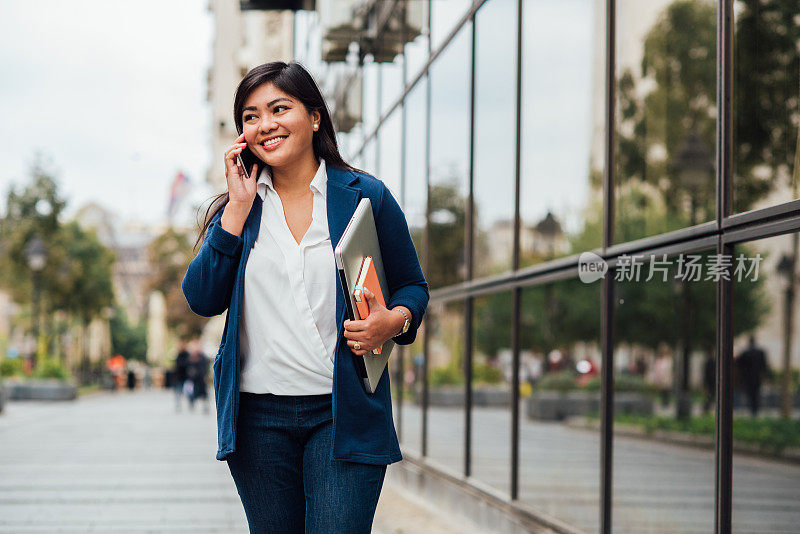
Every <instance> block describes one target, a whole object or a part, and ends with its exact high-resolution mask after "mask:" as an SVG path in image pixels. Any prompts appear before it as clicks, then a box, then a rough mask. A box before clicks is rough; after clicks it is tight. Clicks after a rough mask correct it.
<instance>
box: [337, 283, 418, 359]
mask: <svg viewBox="0 0 800 534" xmlns="http://www.w3.org/2000/svg"><path fill="white" fill-rule="evenodd" d="M364 295H365V296H366V297H367V305H368V306H369V317H367V318H366V319H363V320H358V321H350V320H349V319H346V320H345V321H344V337H346V338H347V345H348V346H349V347H350V350H351V351H353V354H356V355H357V356H363V355H364V354H367V353H368V352H370V351H371V350H373V349H375V348H377V347H380V346H381V345H383V344H384V343H385V342H386V340H387V339H389V338H391V337H393V336H396V335H397V333H398V332H399V331H400V328H401V327H402V326H403V322H404V319H403V316H402V315H401V314H400V313H399V312H398V311H396V310H388V309H387V308H386V306H384V305H383V304H381V303H380V302H378V299H377V298H375V295H374V294H373V293H372V292H371V291H370V290H369V289H367V288H364ZM356 342H357V343H358V344H359V349H356V348H355V344H356Z"/></svg>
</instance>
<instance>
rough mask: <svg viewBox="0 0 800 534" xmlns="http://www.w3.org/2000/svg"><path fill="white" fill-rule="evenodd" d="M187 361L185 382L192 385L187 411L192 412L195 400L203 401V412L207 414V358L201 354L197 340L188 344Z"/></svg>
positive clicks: (200, 346)
mask: <svg viewBox="0 0 800 534" xmlns="http://www.w3.org/2000/svg"><path fill="white" fill-rule="evenodd" d="M190 347H191V350H190V351H189V360H188V362H187V364H186V380H187V381H190V382H191V384H192V388H191V393H190V394H189V409H190V410H194V403H195V401H196V400H197V399H203V412H204V413H208V410H209V408H208V392H207V388H206V377H207V376H208V358H206V355H205V354H204V353H203V347H202V345H201V344H200V342H199V341H198V340H195V341H192V343H191V344H190Z"/></svg>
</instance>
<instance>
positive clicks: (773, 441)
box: [728, 2, 800, 534]
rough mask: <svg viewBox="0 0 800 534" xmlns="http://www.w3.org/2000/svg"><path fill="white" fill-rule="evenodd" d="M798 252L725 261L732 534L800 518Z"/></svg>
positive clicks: (739, 251)
mask: <svg viewBox="0 0 800 534" xmlns="http://www.w3.org/2000/svg"><path fill="white" fill-rule="evenodd" d="M776 3H777V2H776ZM776 3H770V5H774V4H776ZM798 250H800V235H799V234H797V233H793V234H789V235H782V236H777V237H771V238H768V239H761V240H758V241H752V242H749V243H742V244H740V245H737V246H736V247H735V248H734V254H733V258H731V265H732V266H733V269H734V270H733V276H732V280H733V336H734V338H733V354H731V355H729V358H728V361H729V364H730V365H732V369H731V370H732V375H733V385H734V390H733V532H758V533H762V532H763V533H765V534H766V533H768V532H796V531H797V528H798V521H800V464H798V463H797V451H798V450H800V341H798V336H800V304H798V299H797V296H796V295H797V291H798V279H799V278H800V261H798V255H800V254H799V253H798Z"/></svg>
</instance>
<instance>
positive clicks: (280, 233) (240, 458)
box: [182, 61, 429, 534]
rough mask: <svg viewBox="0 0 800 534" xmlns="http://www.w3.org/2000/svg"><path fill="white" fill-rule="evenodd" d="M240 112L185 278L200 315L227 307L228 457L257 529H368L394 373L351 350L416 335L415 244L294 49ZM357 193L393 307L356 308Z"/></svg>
mask: <svg viewBox="0 0 800 534" xmlns="http://www.w3.org/2000/svg"><path fill="white" fill-rule="evenodd" d="M233 119H234V122H235V124H236V128H237V131H238V132H240V133H241V135H240V136H239V137H238V138H237V139H236V142H235V143H234V144H233V145H232V146H231V147H230V148H228V150H227V151H226V152H225V156H224V158H225V175H226V181H227V189H228V191H227V193H224V194H223V195H220V196H218V197H217V199H216V200H215V201H214V202H212V204H211V205H210V206H209V209H208V210H207V211H206V218H205V222H204V225H203V228H202V230H201V232H200V236H199V237H198V242H200V241H202V246H201V247H200V250H199V252H198V254H197V256H196V257H195V258H194V259H193V260H192V262H191V263H190V265H189V268H188V270H187V272H186V276H185V277H184V280H183V284H182V286H183V292H184V295H185V296H186V299H187V301H188V303H189V306H190V307H191V309H192V310H194V311H195V312H196V313H198V314H199V315H202V316H207V317H210V316H214V315H218V314H221V313H223V312H224V311H225V310H228V313H227V315H226V325H225V330H224V332H225V334H224V335H223V339H222V340H221V344H220V348H219V352H218V353H217V356H216V358H215V359H214V365H213V368H214V385H215V397H216V403H217V426H218V441H219V448H218V450H217V459H218V460H225V461H227V464H228V468H229V470H230V472H231V475H232V477H233V480H234V482H235V484H236V488H237V490H238V492H239V496H240V498H241V501H242V505H243V506H244V510H245V513H246V515H247V521H248V524H249V526H250V532H251V533H260V532H281V533H302V532H347V533H352V534H357V533H367V532H369V531H370V529H371V525H372V520H373V517H374V513H375V507H376V505H377V502H378V498H379V495H380V491H381V488H382V485H383V479H384V475H385V473H386V466H387V465H388V464H391V463H393V462H397V461H399V460H401V459H402V456H401V454H400V447H399V444H398V442H397V435H396V432H395V428H394V422H393V418H392V407H391V397H390V388H389V373H388V372H384V373H383V375H382V377H381V379H380V381H379V383H378V386H377V388H376V390H375V391H374V392H373V393H368V392H367V391H366V389H365V388H364V385H363V382H362V381H361V379H360V378H359V376H358V374H357V372H356V366H355V365H354V363H355V361H356V360H355V358H360V357H361V356H363V355H365V354H367V353H368V352H371V351H372V350H373V349H374V348H376V347H379V346H381V345H382V344H383V343H384V342H385V341H387V340H389V339H394V341H395V342H396V343H398V344H400V345H408V344H410V343H412V342H413V341H414V339H415V337H416V331H417V328H418V327H419V324H420V322H421V320H422V317H423V314H424V312H425V309H426V307H427V303H428V296H429V295H428V286H427V283H426V281H425V278H424V276H423V273H422V269H421V268H420V265H419V260H418V257H417V252H416V250H415V248H414V244H413V242H412V240H411V236H410V233H409V230H408V225H407V223H406V219H405V216H404V214H403V212H402V210H401V209H400V207H399V205H398V203H397V201H396V200H395V198H394V196H393V195H392V193H391V192H390V190H389V189H388V188H387V187H386V186H385V185H384V183H383V182H382V181H380V180H379V179H377V178H375V177H373V176H371V175H369V174H367V173H366V172H364V171H361V170H359V169H356V168H354V167H352V166H351V165H349V164H348V163H346V162H345V161H344V160H343V159H342V156H341V155H340V154H339V150H338V147H337V141H336V134H335V132H334V129H333V123H332V122H331V117H330V114H329V112H328V108H327V106H326V103H325V101H324V99H323V97H322V94H321V93H320V90H319V88H318V86H317V84H316V83H315V81H314V79H313V78H312V77H311V75H310V74H309V73H308V72H307V71H306V70H305V69H304V68H303V67H302V66H301V65H300V64H299V63H296V62H291V63H288V64H287V63H284V62H280V61H276V62H271V63H266V64H264V65H260V66H258V67H255V68H254V69H252V70H251V71H250V72H248V73H247V74H246V75H245V77H244V78H243V79H242V81H241V82H240V84H239V86H238V88H237V90H236V95H235V98H234V114H233ZM239 155H241V158H242V160H243V162H244V165H243V166H240V165H238V164H237V156H239ZM247 173H249V175H248V174H247ZM361 198H369V199H370V202H371V204H372V212H373V215H374V218H375V226H376V229H377V232H378V238H379V241H380V247H381V255H382V259H383V266H384V269H385V272H386V273H385V274H386V283H387V288H388V292H387V294H386V295H384V297H385V301H386V305H385V306H383V305H381V304H379V303H378V301H377V299H376V298H375V296H374V295H372V294H371V293H367V294H366V296H367V302H368V304H369V307H370V316H369V318H368V319H366V320H358V321H350V320H345V304H344V303H345V301H344V297H345V295H344V289H343V288H342V286H341V284H340V281H339V278H338V276H337V271H336V264H335V260H334V255H333V248H334V247H335V246H336V244H337V243H338V240H339V238H340V237H341V235H342V233H343V232H344V229H345V227H346V225H347V223H348V221H349V220H350V218H351V216H352V215H353V212H354V210H355V208H356V205H357V204H358V201H359V199H361ZM245 267H247V268H246V269H245ZM334 369H335V372H334ZM334 436H335V439H334Z"/></svg>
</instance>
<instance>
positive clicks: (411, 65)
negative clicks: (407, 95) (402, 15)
mask: <svg viewBox="0 0 800 534" xmlns="http://www.w3.org/2000/svg"><path fill="white" fill-rule="evenodd" d="M429 1H430V0H413V1H412V2H408V3H407V5H408V6H409V7H408V9H412V8H413V9H416V10H418V11H417V12H416V13H415V14H414V15H412V17H411V18H413V19H414V20H416V21H417V22H418V23H419V25H420V30H421V32H422V33H421V35H418V36H417V37H416V38H415V39H414V40H413V41H411V42H410V43H407V44H406V46H405V61H406V80H405V82H404V83H409V82H410V81H411V80H413V79H414V78H415V77H416V75H417V73H419V71H420V69H422V67H423V65H425V62H426V61H428V31H429V29H428V2H429ZM412 4H413V5H412Z"/></svg>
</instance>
